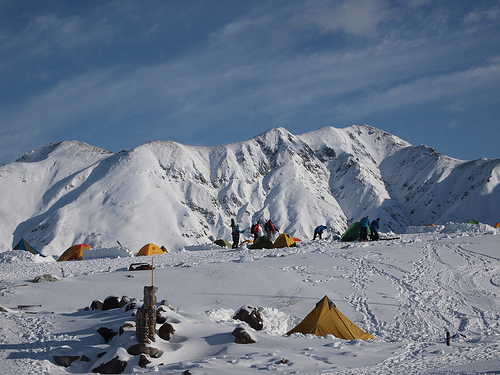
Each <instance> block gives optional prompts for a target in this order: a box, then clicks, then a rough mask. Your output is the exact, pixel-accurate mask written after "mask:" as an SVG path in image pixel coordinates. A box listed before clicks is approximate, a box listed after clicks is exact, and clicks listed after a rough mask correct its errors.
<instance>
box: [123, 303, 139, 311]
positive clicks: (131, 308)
mask: <svg viewBox="0 0 500 375" xmlns="http://www.w3.org/2000/svg"><path fill="white" fill-rule="evenodd" d="M136 306H137V303H136V302H130V303H129V304H128V305H127V306H125V311H130V310H133V309H135V307H136Z"/></svg>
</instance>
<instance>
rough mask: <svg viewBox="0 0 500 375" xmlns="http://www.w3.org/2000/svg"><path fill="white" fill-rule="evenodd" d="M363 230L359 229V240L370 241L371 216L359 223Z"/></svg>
mask: <svg viewBox="0 0 500 375" xmlns="http://www.w3.org/2000/svg"><path fill="white" fill-rule="evenodd" d="M359 223H360V224H361V228H359V240H360V241H368V228H369V227H370V216H366V217H364V218H362V219H361V220H360V222H359Z"/></svg>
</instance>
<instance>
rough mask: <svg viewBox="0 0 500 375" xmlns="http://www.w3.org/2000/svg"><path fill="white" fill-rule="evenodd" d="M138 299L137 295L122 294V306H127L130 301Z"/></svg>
mask: <svg viewBox="0 0 500 375" xmlns="http://www.w3.org/2000/svg"><path fill="white" fill-rule="evenodd" d="M134 301H137V298H135V297H129V296H122V299H121V300H120V304H119V306H120V307H125V306H127V305H128V304H129V303H130V302H134Z"/></svg>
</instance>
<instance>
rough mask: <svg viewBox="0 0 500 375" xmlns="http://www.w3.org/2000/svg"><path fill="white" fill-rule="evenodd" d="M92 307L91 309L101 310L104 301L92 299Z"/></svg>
mask: <svg viewBox="0 0 500 375" xmlns="http://www.w3.org/2000/svg"><path fill="white" fill-rule="evenodd" d="M90 309H91V310H101V309H102V301H99V300H97V299H96V300H94V301H92V303H91V304H90Z"/></svg>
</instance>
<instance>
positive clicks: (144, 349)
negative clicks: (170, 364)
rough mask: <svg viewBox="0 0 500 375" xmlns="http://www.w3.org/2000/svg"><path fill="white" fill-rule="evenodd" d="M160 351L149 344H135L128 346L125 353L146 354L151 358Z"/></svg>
mask: <svg viewBox="0 0 500 375" xmlns="http://www.w3.org/2000/svg"><path fill="white" fill-rule="evenodd" d="M159 352H160V351H159V350H158V348H153V347H151V346H146V345H141V344H135V345H132V346H131V347H130V348H128V350H127V353H128V354H130V355H139V354H147V355H149V356H150V357H151V358H156V357H157V356H158V353H159Z"/></svg>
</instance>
